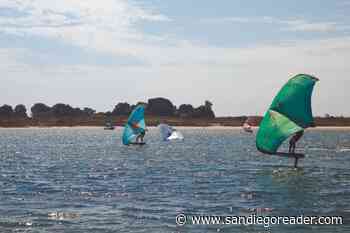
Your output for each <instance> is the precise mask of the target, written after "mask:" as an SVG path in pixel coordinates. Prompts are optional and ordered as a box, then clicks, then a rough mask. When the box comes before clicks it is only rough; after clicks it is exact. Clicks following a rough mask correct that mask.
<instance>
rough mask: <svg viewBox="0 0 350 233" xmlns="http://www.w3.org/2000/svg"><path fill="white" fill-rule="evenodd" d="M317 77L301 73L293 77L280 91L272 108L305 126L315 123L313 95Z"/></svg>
mask: <svg viewBox="0 0 350 233" xmlns="http://www.w3.org/2000/svg"><path fill="white" fill-rule="evenodd" d="M317 81H318V79H317V78H315V77H313V76H310V75H307V74H299V75H296V76H294V77H293V78H291V79H290V80H289V81H288V82H287V83H286V84H285V85H284V86H283V87H282V89H281V90H280V91H279V92H278V94H277V95H276V97H275V98H274V100H273V101H272V104H271V106H270V109H271V110H274V111H276V112H279V113H280V114H282V115H284V116H286V117H288V118H289V119H290V120H291V121H293V122H295V123H296V124H297V125H299V126H300V127H303V128H307V127H309V126H311V125H312V124H313V121H314V120H313V116H312V108H311V95H312V91H313V88H314V85H315V83H316V82H317Z"/></svg>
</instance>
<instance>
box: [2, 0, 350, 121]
mask: <svg viewBox="0 0 350 233" xmlns="http://www.w3.org/2000/svg"><path fill="white" fill-rule="evenodd" d="M349 12H350V0H308V1H305V0H303V1H301V0H294V1H280V0H274V1H273V0H255V1H252V0H244V1H243V0H242V1H239V0H220V1H212V0H197V1H190V0H148V1H141V0H133V1H128V0H99V1H97V0H83V1H82V0H0V72H1V73H0V105H2V104H5V103H7V104H11V105H15V104H18V103H23V104H26V105H27V107H30V106H31V105H32V104H33V103H36V102H44V103H46V104H49V105H53V104H55V103H58V102H63V103H69V104H71V105H73V106H77V107H84V106H89V107H92V108H95V109H97V110H98V111H107V110H111V109H113V106H114V105H115V104H116V103H117V102H120V101H127V102H129V103H135V102H137V101H145V100H147V99H148V98H151V97H158V96H162V97H167V98H169V99H170V100H171V101H173V103H174V104H176V105H179V104H181V103H191V104H193V105H195V106H198V105H199V104H201V103H203V102H204V100H206V99H208V100H210V101H212V102H213V104H214V110H215V112H216V113H217V115H220V116H223V115H253V114H254V115H255V114H259V115H261V114H263V113H264V112H265V110H266V109H267V107H268V106H269V104H270V103H271V101H272V98H273V97H274V95H275V94H276V93H277V91H278V90H279V89H280V87H281V86H282V85H283V84H284V83H285V82H286V81H287V80H288V79H289V78H290V77H291V76H293V75H295V74H298V73H309V74H312V75H314V76H316V77H318V78H319V79H320V80H321V81H320V82H319V83H318V84H317V85H316V87H315V91H314V95H313V109H314V114H315V115H324V114H325V113H330V114H335V115H341V114H343V115H348V116H349V115H350V105H349V102H348V101H349V100H350V91H348V87H350V76H349V74H350V63H349V62H350V14H349Z"/></svg>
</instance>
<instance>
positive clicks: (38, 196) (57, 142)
mask: <svg viewBox="0 0 350 233" xmlns="http://www.w3.org/2000/svg"><path fill="white" fill-rule="evenodd" d="M181 131H182V133H183V134H184V136H185V140H184V141H183V142H170V143H169V142H162V141H161V140H160V135H159V133H158V131H157V129H155V128H151V129H150V131H149V133H148V134H147V135H146V141H147V145H145V146H123V145H121V133H122V129H121V128H118V129H117V130H114V131H108V130H103V129H102V128H48V129H46V128H40V129H39V128H33V129H0V159H1V161H0V232H1V233H2V232H55V233H60V232H69V233H70V232H74V233H76V232H82V233H86V232H101V233H102V232H145V233H148V232H161V233H164V232H165V233H166V232H181V233H185V232H186V233H187V232H243V233H245V232H247V233H248V232H249V233H253V232H254V233H258V232H260V233H261V232H279V233H287V232H288V233H289V232H290V233H292V232H293V233H294V232H298V233H303V232H318V233H320V232H350V226H349V225H348V224H350V130H336V129H334V130H328V129H327V130H312V131H307V132H306V134H305V136H304V137H303V139H302V141H301V142H300V143H299V145H298V146H299V149H300V150H301V151H302V152H305V153H306V158H305V159H303V160H300V162H299V166H300V168H299V169H298V170H294V169H292V168H291V167H292V165H293V160H291V159H286V158H279V157H273V156H267V155H262V154H260V153H259V152H257V151H256V149H255V138H254V135H251V134H246V133H243V132H242V131H241V130H239V129H232V128H219V129H218V128H187V129H186V128H184V129H181ZM284 148H285V147H284ZM180 213H184V214H186V215H188V216H192V215H221V216H224V215H228V216H238V215H246V216H247V215H250V214H257V215H262V216H299V215H308V216H342V217H343V225H327V226H326V225H272V226H270V227H269V228H265V227H264V226H263V225H246V226H244V225H201V226H199V225H192V224H186V225H184V226H179V225H176V222H175V216H176V215H177V214H180Z"/></svg>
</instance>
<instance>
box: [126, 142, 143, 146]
mask: <svg viewBox="0 0 350 233" xmlns="http://www.w3.org/2000/svg"><path fill="white" fill-rule="evenodd" d="M129 145H136V146H143V145H146V143H145V142H130V143H129Z"/></svg>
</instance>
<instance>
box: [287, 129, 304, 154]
mask: <svg viewBox="0 0 350 233" xmlns="http://www.w3.org/2000/svg"><path fill="white" fill-rule="evenodd" d="M303 135H304V130H301V131H298V132H297V133H296V134H294V136H293V137H292V138H291V139H290V140H289V153H293V154H294V153H295V147H296V143H297V142H298V141H299V140H300V138H301V137H302V136H303Z"/></svg>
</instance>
